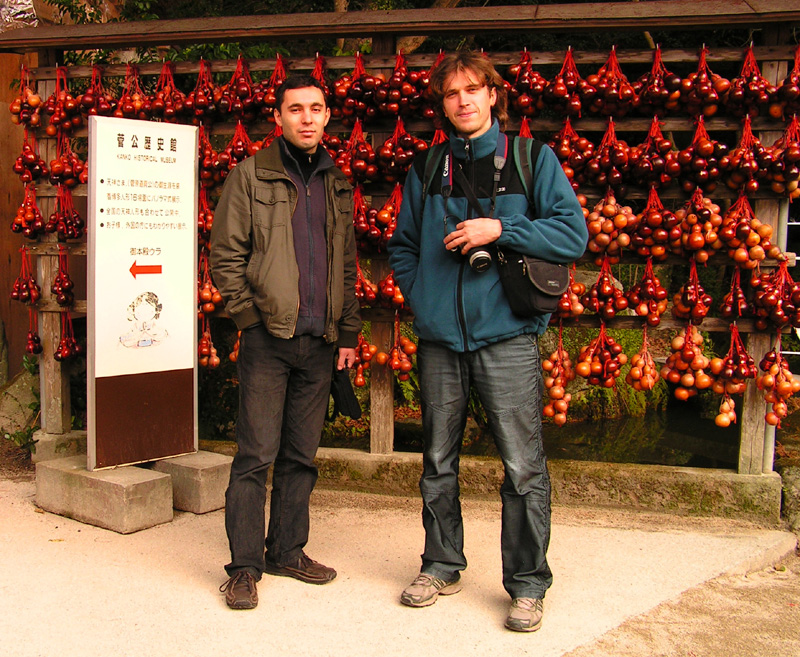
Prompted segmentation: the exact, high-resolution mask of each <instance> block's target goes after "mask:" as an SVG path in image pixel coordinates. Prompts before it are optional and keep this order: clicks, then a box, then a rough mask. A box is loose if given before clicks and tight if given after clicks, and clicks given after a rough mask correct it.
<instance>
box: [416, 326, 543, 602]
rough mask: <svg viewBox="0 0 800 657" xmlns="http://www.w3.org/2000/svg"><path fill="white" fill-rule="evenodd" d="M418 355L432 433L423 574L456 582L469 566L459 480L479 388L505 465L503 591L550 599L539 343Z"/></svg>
mask: <svg viewBox="0 0 800 657" xmlns="http://www.w3.org/2000/svg"><path fill="white" fill-rule="evenodd" d="M417 355H418V364H419V381H420V391H421V397H422V426H423V430H424V434H425V450H424V454H423V472H422V479H421V480H420V491H421V492H422V500H423V509H422V524H423V526H424V528H425V552H424V553H423V554H422V571H423V572H425V573H429V574H431V575H435V576H437V577H441V578H442V579H444V580H451V579H453V578H454V577H455V576H456V574H457V573H458V572H459V571H461V570H463V569H464V568H466V566H467V560H466V558H465V557H464V531H463V522H462V519H461V503H460V501H459V485H458V472H459V452H460V449H461V440H462V437H463V434H464V427H465V424H466V418H467V402H468V399H469V390H470V383H472V384H473V385H474V386H475V388H476V390H477V392H478V395H479V397H480V400H481V404H482V405H483V408H484V410H485V411H486V416H487V418H488V421H489V429H490V430H491V432H492V435H493V436H494V440H495V444H496V445H497V449H498V451H499V453H500V456H501V458H502V460H503V465H504V467H505V479H504V481H503V484H502V486H501V487H500V496H501V499H502V502H503V514H502V531H501V549H502V555H503V586H504V587H505V589H506V591H507V592H508V593H509V595H510V596H511V597H512V598H520V597H531V598H543V597H544V594H545V591H547V589H548V588H549V587H550V585H551V584H552V581H553V576H552V573H551V572H550V567H549V566H548V565H547V556H546V553H547V546H548V544H549V542H550V477H549V475H548V472H547V461H546V459H545V455H544V449H543V447H542V417H541V400H542V373H541V366H540V364H539V349H538V346H537V339H536V336H534V335H521V336H518V337H516V338H512V339H510V340H505V341H503V342H498V343H496V344H492V345H488V346H486V347H483V348H481V349H478V350H477V351H473V352H467V353H456V352H454V351H451V350H449V349H447V348H446V347H442V346H440V345H438V344H435V343H432V342H425V341H422V340H421V341H420V344H419V350H418V352H417Z"/></svg>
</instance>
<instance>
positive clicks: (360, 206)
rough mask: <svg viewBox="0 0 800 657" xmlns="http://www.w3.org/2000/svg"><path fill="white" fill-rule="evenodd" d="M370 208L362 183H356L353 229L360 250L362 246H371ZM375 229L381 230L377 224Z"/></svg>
mask: <svg viewBox="0 0 800 657" xmlns="http://www.w3.org/2000/svg"><path fill="white" fill-rule="evenodd" d="M369 210H370V208H369V206H368V205H367V200H366V199H365V198H364V188H363V187H362V186H361V185H356V186H355V187H354V188H353V230H354V231H355V235H356V241H357V242H358V248H359V251H360V250H362V247H367V248H368V247H369V242H370V240H369V238H368V237H367V234H368V233H369V230H370V223H369ZM373 224H374V221H373ZM375 230H376V231H377V232H380V229H379V228H378V227H377V226H375ZM376 239H377V237H376Z"/></svg>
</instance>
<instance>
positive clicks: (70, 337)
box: [53, 310, 83, 361]
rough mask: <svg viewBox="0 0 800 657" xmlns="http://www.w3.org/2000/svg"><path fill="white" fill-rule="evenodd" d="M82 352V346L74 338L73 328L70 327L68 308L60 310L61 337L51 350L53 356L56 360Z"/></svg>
mask: <svg viewBox="0 0 800 657" xmlns="http://www.w3.org/2000/svg"><path fill="white" fill-rule="evenodd" d="M82 354H83V347H81V345H79V344H78V341H77V340H76V339H75V330H74V329H73V328H72V315H70V312H69V310H62V311H61V339H60V340H59V341H58V346H57V347H56V349H55V351H54V352H53V358H55V359H56V360H58V361H62V360H69V359H70V358H76V357H77V356H81V355H82Z"/></svg>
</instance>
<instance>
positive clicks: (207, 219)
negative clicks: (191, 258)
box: [197, 187, 214, 254]
mask: <svg viewBox="0 0 800 657" xmlns="http://www.w3.org/2000/svg"><path fill="white" fill-rule="evenodd" d="M213 226H214V210H213V209H212V208H211V204H210V203H209V201H208V187H201V188H200V193H199V195H198V201H197V245H198V247H199V248H200V251H201V254H202V253H205V252H206V251H208V248H209V243H210V242H211V228H212V227H213Z"/></svg>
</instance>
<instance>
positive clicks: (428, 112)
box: [420, 50, 444, 145]
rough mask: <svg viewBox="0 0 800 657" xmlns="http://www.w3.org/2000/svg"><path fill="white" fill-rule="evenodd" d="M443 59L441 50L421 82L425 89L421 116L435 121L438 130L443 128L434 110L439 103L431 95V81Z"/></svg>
mask: <svg viewBox="0 0 800 657" xmlns="http://www.w3.org/2000/svg"><path fill="white" fill-rule="evenodd" d="M443 59H444V51H443V50H439V54H438V55H436V59H435V60H434V62H433V64H432V65H431V67H430V68H429V69H428V71H427V73H425V74H424V75H423V79H422V80H421V84H422V85H423V86H424V87H425V88H424V90H423V92H422V108H421V109H420V114H421V115H422V117H423V118H425V119H428V120H429V121H434V122H435V123H436V128H437V130H438V129H439V128H441V126H440V125H439V117H438V116H437V114H436V110H435V109H434V107H435V105H436V104H437V103H436V102H435V101H434V98H433V96H432V94H431V88H430V81H431V74H432V73H433V70H434V69H435V68H436V67H437V66H438V65H439V64H441V63H442V60H443ZM431 145H433V144H431Z"/></svg>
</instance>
